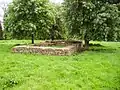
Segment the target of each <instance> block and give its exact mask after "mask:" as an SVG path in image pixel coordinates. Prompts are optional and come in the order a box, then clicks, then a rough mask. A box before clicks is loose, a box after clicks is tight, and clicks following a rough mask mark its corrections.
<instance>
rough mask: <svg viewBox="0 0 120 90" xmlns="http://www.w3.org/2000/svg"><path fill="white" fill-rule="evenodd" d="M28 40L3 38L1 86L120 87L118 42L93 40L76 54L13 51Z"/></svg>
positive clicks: (12, 89) (56, 89) (24, 89)
mask: <svg viewBox="0 0 120 90" xmlns="http://www.w3.org/2000/svg"><path fill="white" fill-rule="evenodd" d="M36 42H39V41H36ZM25 43H30V41H25V40H24V41H18V40H11V41H10V40H9V41H0V90H3V89H4V90H30V89H31V90H79V89H82V90H88V89H92V90H97V89H98V90H99V89H102V90H107V89H108V90H119V89H120V57H119V55H120V43H118V42H91V43H92V45H91V46H90V50H89V51H85V52H83V53H81V54H76V55H73V56H43V55H31V54H15V53H11V48H12V47H13V46H14V45H15V44H25ZM96 44H97V46H96ZM96 53H97V54H96Z"/></svg>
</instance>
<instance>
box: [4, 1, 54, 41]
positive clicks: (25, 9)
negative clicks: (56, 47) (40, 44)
mask: <svg viewBox="0 0 120 90" xmlns="http://www.w3.org/2000/svg"><path fill="white" fill-rule="evenodd" d="M4 20H5V22H4V25H5V31H6V32H10V33H11V35H12V37H13V38H17V39H25V38H30V36H31V33H32V32H34V33H35V38H37V39H47V38H49V30H50V28H51V25H52V24H53V23H54V15H53V10H52V6H51V5H50V4H49V1H48V0H14V1H13V2H12V3H11V4H10V5H9V8H8V10H7V12H6V15H5V18H4Z"/></svg>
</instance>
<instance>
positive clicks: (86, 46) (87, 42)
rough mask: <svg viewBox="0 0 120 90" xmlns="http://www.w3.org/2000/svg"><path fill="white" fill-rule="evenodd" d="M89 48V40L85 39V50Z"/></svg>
mask: <svg viewBox="0 0 120 90" xmlns="http://www.w3.org/2000/svg"><path fill="white" fill-rule="evenodd" d="M87 49H89V40H85V50H87Z"/></svg>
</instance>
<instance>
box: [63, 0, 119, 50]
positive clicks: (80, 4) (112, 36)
mask: <svg viewBox="0 0 120 90" xmlns="http://www.w3.org/2000/svg"><path fill="white" fill-rule="evenodd" d="M64 5H65V9H66V12H67V13H66V20H67V22H68V28H69V30H70V34H72V35H76V36H79V37H80V39H84V40H85V47H86V48H88V46H89V41H90V40H106V41H113V40H114V41H115V40H117V37H118V35H117V34H118V33H119V31H120V30H119V23H120V21H119V18H120V17H119V11H118V8H117V7H116V5H112V4H109V3H105V2H103V1H102V0H99V1H98V0H88V1H82V0H74V1H73V0H65V3H64Z"/></svg>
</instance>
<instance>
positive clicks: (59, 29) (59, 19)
mask: <svg viewBox="0 0 120 90" xmlns="http://www.w3.org/2000/svg"><path fill="white" fill-rule="evenodd" d="M52 5H53V7H54V15H55V22H54V25H55V26H56V30H55V31H54V33H55V39H66V38H67V36H66V35H67V28H66V22H65V18H64V9H63V7H62V5H60V4H52ZM52 29H53V28H52Z"/></svg>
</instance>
